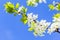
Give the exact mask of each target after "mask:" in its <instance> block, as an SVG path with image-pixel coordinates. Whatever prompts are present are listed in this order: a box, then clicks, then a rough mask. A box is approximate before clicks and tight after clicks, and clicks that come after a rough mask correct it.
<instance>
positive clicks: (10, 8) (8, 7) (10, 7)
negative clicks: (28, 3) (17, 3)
mask: <svg viewBox="0 0 60 40" xmlns="http://www.w3.org/2000/svg"><path fill="white" fill-rule="evenodd" d="M4 7H5V10H6V12H8V13H14V11H15V8H14V5H13V4H12V3H11V2H7V3H6V4H4Z"/></svg>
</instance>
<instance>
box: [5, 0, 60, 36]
mask: <svg viewBox="0 0 60 40" xmlns="http://www.w3.org/2000/svg"><path fill="white" fill-rule="evenodd" d="M38 2H39V3H42V2H44V3H46V0H27V5H28V6H36V5H37V4H38ZM4 7H5V10H6V12H8V13H11V14H14V15H15V16H16V15H17V14H18V15H22V18H21V21H22V22H23V23H24V24H28V26H29V29H28V30H29V31H32V32H33V34H34V35H35V36H44V33H46V30H48V31H47V33H49V34H51V33H53V32H59V29H60V13H57V14H55V15H54V16H53V21H52V23H51V22H47V21H46V20H40V21H38V20H37V19H38V15H37V14H35V15H34V14H33V13H29V14H26V12H27V8H25V7H24V6H20V7H19V3H17V4H16V6H14V4H12V3H11V2H7V3H6V4H4ZM49 8H50V9H51V10H54V9H56V10H60V3H58V2H56V3H55V2H53V4H49Z"/></svg>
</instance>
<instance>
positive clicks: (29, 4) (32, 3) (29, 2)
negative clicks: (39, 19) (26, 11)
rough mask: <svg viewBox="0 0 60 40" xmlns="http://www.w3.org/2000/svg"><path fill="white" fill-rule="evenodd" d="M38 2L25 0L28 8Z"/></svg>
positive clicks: (36, 0) (37, 0)
mask: <svg viewBox="0 0 60 40" xmlns="http://www.w3.org/2000/svg"><path fill="white" fill-rule="evenodd" d="M38 2H39V0H27V5H28V6H35V5H36V3H38Z"/></svg>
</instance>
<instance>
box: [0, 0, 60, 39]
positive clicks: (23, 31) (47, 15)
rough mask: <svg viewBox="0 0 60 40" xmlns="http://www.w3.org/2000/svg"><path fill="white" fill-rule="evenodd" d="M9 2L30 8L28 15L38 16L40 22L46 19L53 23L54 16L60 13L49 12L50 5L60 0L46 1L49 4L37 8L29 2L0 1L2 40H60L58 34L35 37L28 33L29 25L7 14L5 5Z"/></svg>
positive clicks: (23, 0) (0, 31)
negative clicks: (28, 4)
mask: <svg viewBox="0 0 60 40" xmlns="http://www.w3.org/2000/svg"><path fill="white" fill-rule="evenodd" d="M9 1H10V2H11V3H13V4H16V3H20V5H21V6H22V5H23V6H25V7H26V8H28V11H27V13H31V12H33V13H34V14H38V20H41V19H44V20H47V21H48V22H52V19H53V18H52V17H53V15H54V14H56V13H57V12H58V11H56V10H54V11H49V8H48V4H52V2H53V1H57V2H60V0H46V1H47V4H44V3H41V4H39V5H38V6H37V7H30V6H27V4H26V1H27V0H0V40H60V34H59V33H56V32H55V33H52V34H51V35H49V34H45V36H44V37H39V36H38V37H35V36H34V35H33V33H32V32H29V31H28V25H24V24H23V23H22V22H21V21H20V18H21V16H19V15H18V16H14V15H13V14H9V13H6V11H5V9H4V4H5V3H6V2H9Z"/></svg>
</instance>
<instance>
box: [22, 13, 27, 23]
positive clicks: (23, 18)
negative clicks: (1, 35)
mask: <svg viewBox="0 0 60 40" xmlns="http://www.w3.org/2000/svg"><path fill="white" fill-rule="evenodd" d="M21 21H22V22H23V23H24V24H26V23H27V16H26V14H25V13H23V14H22V18H21Z"/></svg>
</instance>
